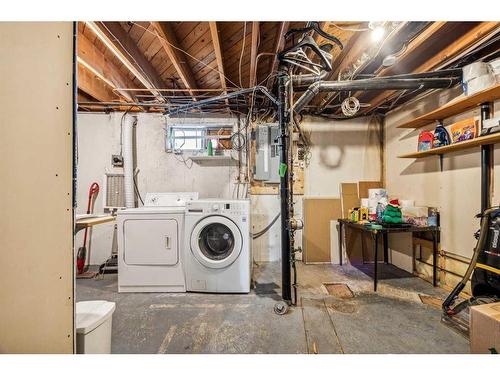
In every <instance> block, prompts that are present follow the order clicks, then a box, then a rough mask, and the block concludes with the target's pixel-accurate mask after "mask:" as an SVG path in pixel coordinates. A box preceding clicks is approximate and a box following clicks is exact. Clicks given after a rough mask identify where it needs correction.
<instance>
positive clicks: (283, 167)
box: [279, 163, 288, 177]
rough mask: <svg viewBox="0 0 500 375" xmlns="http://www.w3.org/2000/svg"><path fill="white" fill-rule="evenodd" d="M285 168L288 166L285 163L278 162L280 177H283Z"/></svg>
mask: <svg viewBox="0 0 500 375" xmlns="http://www.w3.org/2000/svg"><path fill="white" fill-rule="evenodd" d="M287 168H288V166H287V165H286V164H285V163H281V164H280V169H279V174H280V177H285V173H286V170H287Z"/></svg>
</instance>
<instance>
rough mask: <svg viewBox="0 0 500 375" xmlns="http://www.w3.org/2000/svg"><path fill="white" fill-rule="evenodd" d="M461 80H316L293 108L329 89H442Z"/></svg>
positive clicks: (306, 102)
mask: <svg viewBox="0 0 500 375" xmlns="http://www.w3.org/2000/svg"><path fill="white" fill-rule="evenodd" d="M458 82H460V78H458V77H452V78H418V79H412V78H392V77H386V78H369V79H359V80H354V81H321V82H315V83H313V84H312V85H310V86H309V88H308V89H307V90H306V91H305V92H304V94H302V96H301V97H300V98H299V100H297V102H296V103H295V106H294V107H293V110H294V111H295V112H296V113H300V112H301V111H302V110H303V109H304V108H305V106H306V105H308V104H309V103H310V102H311V100H312V99H313V98H314V97H315V96H316V95H317V94H318V93H320V92H323V91H327V92H333V91H357V90H360V91H369V90H407V89H440V88H441V89H442V88H449V87H452V86H453V85H455V84H456V83H458Z"/></svg>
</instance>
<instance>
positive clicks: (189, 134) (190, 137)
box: [167, 126, 206, 151]
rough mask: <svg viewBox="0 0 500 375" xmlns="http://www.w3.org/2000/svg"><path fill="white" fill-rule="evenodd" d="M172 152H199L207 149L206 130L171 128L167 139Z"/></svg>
mask: <svg viewBox="0 0 500 375" xmlns="http://www.w3.org/2000/svg"><path fill="white" fill-rule="evenodd" d="M167 147H168V149H170V150H184V151H198V150H204V149H205V148H206V128H199V127H197V128H189V127H186V126H171V127H170V128H169V134H168V137H167Z"/></svg>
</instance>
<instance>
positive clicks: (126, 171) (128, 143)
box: [123, 115, 137, 208]
mask: <svg viewBox="0 0 500 375" xmlns="http://www.w3.org/2000/svg"><path fill="white" fill-rule="evenodd" d="M136 122H137V117H135V116H127V115H125V119H124V121H123V180H124V185H125V207H127V208H133V207H135V195H134V150H133V141H132V138H133V129H134V124H135V123H136Z"/></svg>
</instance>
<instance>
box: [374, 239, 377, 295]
mask: <svg viewBox="0 0 500 375" xmlns="http://www.w3.org/2000/svg"><path fill="white" fill-rule="evenodd" d="M373 237H374V245H373V246H375V251H374V253H375V261H374V263H373V290H374V291H375V292H376V291H377V268H378V267H377V266H378V233H375V235H374V236H373Z"/></svg>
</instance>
